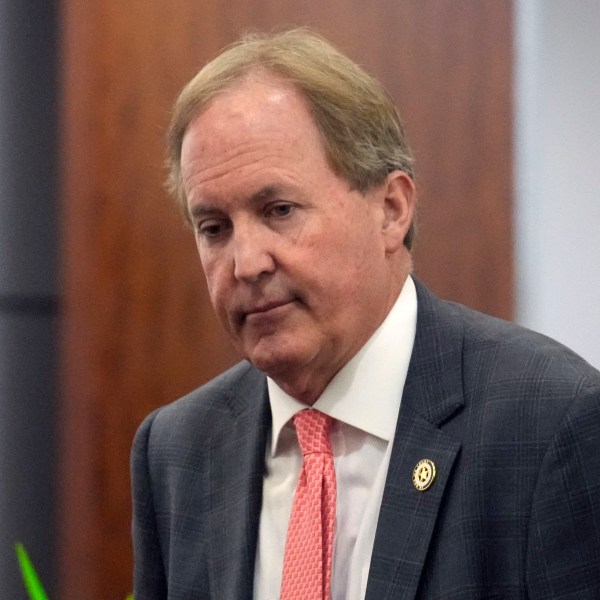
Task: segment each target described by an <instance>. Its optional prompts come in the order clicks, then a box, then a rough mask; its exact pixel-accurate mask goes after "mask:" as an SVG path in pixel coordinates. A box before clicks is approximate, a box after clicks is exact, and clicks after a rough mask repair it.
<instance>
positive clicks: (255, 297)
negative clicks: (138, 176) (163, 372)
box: [132, 31, 600, 600]
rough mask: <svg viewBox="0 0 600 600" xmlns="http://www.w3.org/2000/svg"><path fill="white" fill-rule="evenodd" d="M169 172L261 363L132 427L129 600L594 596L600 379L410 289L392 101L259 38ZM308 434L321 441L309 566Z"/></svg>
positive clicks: (408, 221) (328, 61) (209, 74)
mask: <svg viewBox="0 0 600 600" xmlns="http://www.w3.org/2000/svg"><path fill="white" fill-rule="evenodd" d="M170 161H171V184H172V188H173V191H174V193H175V195H176V197H177V199H178V201H179V203H180V204H181V206H182V208H183V210H184V213H185V214H186V216H187V218H188V219H189V221H190V222H191V224H192V225H193V228H194V232H195V237H196V243H197V247H198V252H199V255H200V259H201V262H202V266H203V269H204V272H205V275H206V280H207V283H208V289H209V293H210V297H211V301H212V303H213V306H214V309H215V312H216V314H217V316H218V318H219V320H220V321H221V323H222V324H223V326H224V327H225V329H226V330H227V331H228V333H229V334H230V336H231V338H232V340H233V342H234V344H235V346H236V347H237V348H238V349H239V350H240V351H241V352H242V353H243V354H244V356H246V357H247V359H248V360H247V361H244V362H243V363H241V364H239V365H237V366H236V367H234V368H233V369H231V370H230V371H228V372H227V373H225V374H223V375H221V376H220V377H218V378H217V379H215V380H213V381H212V382H210V383H208V384H207V385H205V386H203V387H201V388H199V389H198V390H196V391H194V392H192V393H191V394H189V395H188V396H186V397H184V398H182V399H180V400H179V401H177V402H175V403H173V404H171V405H169V406H167V407H163V408H162V409H159V410H158V411H156V412H154V413H153V414H152V415H150V416H149V417H148V418H147V419H146V420H145V422H144V423H143V424H142V426H141V427H140V430H139V431H138V434H137V436H136V440H135V443H134V449H133V457H132V473H133V492H134V523H133V537H134V549H135V562H136V568H135V596H136V598H137V600H149V599H152V600H154V599H166V598H169V599H170V600H175V599H183V598H186V599H191V598H194V599H204V598H214V599H219V600H222V599H236V600H237V599H241V598H252V597H254V598H260V599H273V598H278V597H280V594H281V597H282V598H293V597H295V598H312V597H319V598H323V597H329V596H331V598H334V599H342V598H344V599H356V600H358V599H361V600H362V599H363V598H368V599H370V600H380V599H383V598H428V599H429V598H431V599H442V598H443V599H453V598H455V599H459V598H460V599H461V600H462V599H465V598H535V599H539V598H548V599H550V598H553V599H556V598H598V597H600V516H599V515H600V374H599V373H598V372H597V371H595V370H594V369H593V368H592V367H590V366H589V365H588V364H586V363H585V362H584V361H583V360H582V359H580V358H578V357H577V356H575V355H574V354H573V353H572V352H570V351H569V350H567V349H566V348H564V347H562V346H560V345H559V344H557V343H555V342H553V341H551V340H549V339H547V338H545V337H542V336H540V335H538V334H534V333H532V332H529V331H526V330H524V329H521V328H519V327H517V326H514V325H511V324H508V323H505V322H501V321H499V320H496V319H492V318H490V317H486V316H484V315H481V314H479V313H476V312H474V311H471V310H469V309H467V308H465V307H462V306H460V305H456V304H452V303H446V302H443V301H440V300H438V299H437V298H435V297H434V296H433V295H432V294H431V293H430V292H429V291H428V290H427V289H426V288H425V287H424V286H423V285H422V284H420V283H419V282H418V281H416V280H415V279H413V278H412V277H411V276H410V272H411V255H410V247H411V243H412V239H413V235H414V231H413V220H414V212H415V187H414V184H413V180H412V171H411V158H410V153H409V150H408V147H407V144H406V140H405V138H404V133H403V130H402V126H401V124H400V120H399V118H398V115H397V113H396V110H395V108H394V106H393V104H392V103H391V101H390V99H389V97H388V96H387V94H386V93H385V92H384V91H383V89H382V88H381V87H380V85H379V84H378V83H377V82H375V81H374V80H373V79H372V78H370V77H369V76H368V75H367V74H366V73H364V71H362V70H361V69H360V68H359V67H357V66H356V65H354V64H353V63H352V62H351V61H350V60H349V59H347V58H346V57H344V56H343V55H341V54H339V53H338V52H337V51H335V50H334V49H332V48H331V47H330V46H329V45H328V44H327V43H326V42H324V41H323V40H321V39H320V38H318V37H317V36H315V35H313V34H310V33H308V32H306V31H291V32H286V33H282V34H277V35H272V36H259V37H254V38H248V39H245V40H243V41H241V42H240V43H238V44H237V45H235V46H233V47H232V48H230V49H228V50H227V51H226V52H224V53H223V54H222V55H221V56H219V57H218V58H217V59H215V60H214V61H213V62H212V63H210V64H208V65H207V66H206V67H205V68H204V69H203V70H202V71H201V72H200V73H199V74H198V75H197V76H196V77H195V78H194V79H193V80H192V81H191V82H190V83H189V84H188V86H187V87H186V88H185V89H184V91H183V92H182V94H181V96H180V98H179V100H178V103H177V105H176V107H175V114H174V117H173V121H172V127H171V132H170ZM306 409H310V410H306ZM306 415H308V416H309V418H313V417H314V416H315V415H318V418H319V419H321V418H322V419H323V421H322V422H323V423H326V425H324V430H325V434H324V435H325V437H324V438H321V439H322V440H323V441H321V442H319V443H321V445H322V446H324V447H325V448H324V450H323V451H322V452H321V450H319V451H318V452H317V455H318V459H317V461H321V459H322V462H319V464H320V465H322V468H323V473H325V475H323V477H322V479H321V478H320V479H319V484H318V485H319V486H322V487H318V488H317V489H318V491H317V492H315V494H316V495H317V496H319V498H318V503H319V508H318V509H317V513H318V519H321V520H320V521H319V527H321V528H322V529H321V530H319V533H318V535H317V536H316V537H317V538H318V539H317V540H316V543H318V544H319V545H318V547H316V550H315V551H314V552H313V551H312V550H311V548H312V547H313V546H310V545H309V546H302V547H301V550H297V546H295V544H298V543H300V544H306V543H307V542H306V540H300V541H299V539H300V537H302V536H300V537H299V536H298V535H297V531H298V527H299V528H300V529H302V527H303V526H305V525H307V523H308V521H310V522H311V526H312V516H311V518H308V517H307V516H306V515H307V514H308V513H306V512H303V513H302V516H299V515H300V513H299V512H298V510H299V509H298V507H299V506H302V507H303V506H304V505H302V504H301V503H302V502H305V501H306V498H305V497H304V499H299V496H300V495H301V491H302V490H303V489H306V488H305V487H303V486H307V485H309V484H308V483H307V482H309V481H311V479H310V477H311V476H309V475H307V473H310V469H311V468H312V467H311V466H310V464H313V463H311V461H312V458H311V459H309V458H308V456H310V455H311V454H312V453H313V450H309V451H308V452H307V451H306V450H305V449H304V442H303V439H302V436H303V435H304V434H303V433H302V431H303V430H302V427H303V426H302V425H301V423H302V419H304V417H305V416H306ZM323 415H326V416H323ZM299 438H300V439H299ZM300 446H302V448H303V452H305V453H306V454H307V457H306V458H303V457H302V453H301V450H300ZM315 452H316V451H315ZM330 452H332V455H333V459H331V455H330ZM309 463H310V464H309ZM333 469H335V475H334V479H335V481H334V482H333V491H332V488H331V484H332V481H331V479H330V478H329V475H330V474H331V473H332V472H333ZM319 477H321V476H319ZM328 486H329V487H328ZM331 494H333V496H332V495H331ZM336 494H337V495H336ZM309 495H310V494H309ZM321 495H322V500H321ZM296 503H298V506H297V504H296ZM313 505H314V503H313ZM313 505H310V508H307V509H306V510H309V511H312V510H313V508H314V506H313ZM332 505H333V506H334V510H335V526H334V529H333V532H334V533H333V534H331V527H330V525H328V524H331V523H332V521H331V520H330V519H331V518H332V515H331V514H330V513H329V512H327V511H328V510H329V507H331V506H332ZM307 506H308V505H307ZM297 509H298V510H297ZM321 509H323V511H322V514H321ZM302 510H304V508H302ZM310 514H311V515H313V513H312V512H311V513H310ZM314 514H316V513H314ZM288 523H289V525H288ZM311 531H312V530H311ZM311 535H313V534H312V533H311ZM328 536H329V537H328ZM311 539H313V538H311ZM315 539H316V538H315ZM311 543H312V542H311ZM321 544H322V546H321ZM294 552H300V556H301V557H302V558H301V560H300V561H298V560H296V561H294V557H296V558H297V557H298V556H299V555H298V554H294ZM315 557H316V559H315ZM313 559H315V560H313ZM298 563H300V564H298ZM313 565H316V569H317V571H318V576H317V577H316V579H317V580H318V581H317V582H316V584H315V586H316V588H318V590H317V592H316V594H315V596H312V595H309V591H308V589H309V587H310V586H312V585H313V583H315V582H314V581H313V579H314V578H313V576H312V575H310V576H307V573H309V572H310V573H312V572H313V571H311V569H313ZM298 566H299V567H300V568H297V567H298ZM302 568H305V569H306V572H305V573H304V574H303V573H302ZM303 575H304V579H303V580H302V579H295V578H297V577H300V578H302V576H303ZM299 581H301V583H298V582H299ZM299 586H300V587H299ZM290 590H291V591H290Z"/></svg>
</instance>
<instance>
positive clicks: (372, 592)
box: [366, 280, 464, 600]
mask: <svg viewBox="0 0 600 600" xmlns="http://www.w3.org/2000/svg"><path fill="white" fill-rule="evenodd" d="M415 284H416V287H417V298H418V313H417V333H416V336H415V345H414V349H413V355H412V357H411V363H410V366H409V372H408V377H407V381H406V385H405V387H404V393H403V397H402V403H401V405H400V415H399V418H398V424H397V427H396V434H395V437H394V445H393V447H392V455H391V459H390V466H389V469H388V475H387V479H386V485H385V489H384V495H383V499H382V504H381V509H380V514H379V520H378V524H377V533H376V536H375V543H374V546H373V554H372V558H371V566H370V569H369V580H368V585H367V594H366V600H384V599H386V598H390V599H391V598H398V597H402V598H405V599H412V598H414V597H415V595H416V593H417V588H418V584H419V581H420V579H421V574H422V570H423V566H424V563H425V559H426V556H427V551H428V548H429V544H430V540H431V536H432V533H433V529H434V526H435V522H436V519H437V516H438V513H439V510H440V506H441V501H442V497H443V494H444V490H445V488H446V485H447V483H448V482H449V481H450V479H451V477H452V466H453V464H454V461H455V459H456V456H457V454H458V452H459V449H460V443H459V442H458V441H456V440H454V439H452V438H451V437H449V436H448V435H447V434H446V433H444V432H443V431H441V430H440V428H439V427H440V426H441V425H442V424H443V423H444V422H445V421H447V420H448V419H450V418H451V417H452V415H453V414H454V413H455V412H456V411H458V410H459V409H460V408H461V407H462V406H463V403H464V401H463V389H462V343H463V332H462V324H461V322H460V320H459V319H458V317H457V316H456V315H455V313H454V310H453V308H452V305H450V304H446V303H443V302H441V301H439V300H438V299H437V298H435V296H434V295H433V294H431V293H430V292H429V291H428V290H427V289H426V288H425V287H424V286H423V285H422V284H420V283H419V282H418V281H417V280H415ZM422 459H429V460H431V461H433V462H434V464H435V466H436V472H437V476H436V479H435V482H434V484H433V485H432V486H431V487H430V488H429V489H428V490H426V491H424V492H421V491H418V490H417V489H416V488H415V487H414V485H413V483H412V474H413V470H414V468H415V466H416V464H417V463H418V462H419V461H420V460H422Z"/></svg>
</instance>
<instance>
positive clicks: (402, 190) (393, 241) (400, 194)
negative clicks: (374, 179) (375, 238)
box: [382, 171, 417, 255]
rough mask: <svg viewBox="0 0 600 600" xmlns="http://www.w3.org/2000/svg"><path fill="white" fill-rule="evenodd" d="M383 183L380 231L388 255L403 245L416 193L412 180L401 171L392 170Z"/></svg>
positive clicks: (413, 209)
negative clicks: (382, 213) (383, 194)
mask: <svg viewBox="0 0 600 600" xmlns="http://www.w3.org/2000/svg"><path fill="white" fill-rule="evenodd" d="M384 185H385V189H384V193H385V197H384V206H383V211H384V218H383V224H382V232H383V234H384V238H385V250H386V254H388V255H390V254H394V253H396V252H397V251H398V250H399V249H400V248H402V247H403V246H404V238H405V237H406V234H407V233H408V230H409V229H410V226H411V225H412V222H413V219H414V216H415V207H416V201H417V194H416V189H415V184H414V182H413V180H412V179H411V178H410V177H409V176H408V175H407V174H406V173H404V172H403V171H392V172H391V173H390V174H389V175H388V176H387V180H386V183H385V184H384Z"/></svg>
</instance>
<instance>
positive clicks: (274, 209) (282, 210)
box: [266, 202, 295, 217]
mask: <svg viewBox="0 0 600 600" xmlns="http://www.w3.org/2000/svg"><path fill="white" fill-rule="evenodd" d="M294 208H295V206H294V205H293V204H292V203H291V202H278V203H276V204H272V205H271V206H269V207H268V208H267V211H266V214H267V216H272V217H287V216H288V215H290V214H291V213H292V212H293V211H294Z"/></svg>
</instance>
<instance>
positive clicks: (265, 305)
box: [238, 298, 296, 324]
mask: <svg viewBox="0 0 600 600" xmlns="http://www.w3.org/2000/svg"><path fill="white" fill-rule="evenodd" d="M295 301H296V300H295V298H286V299H285V300H272V301H269V302H261V303H260V304H256V305H253V306H250V307H248V308H245V309H243V310H240V311H238V315H239V318H238V322H239V323H240V324H243V323H244V322H245V321H246V320H247V319H253V318H257V319H258V318H261V317H262V316H264V317H268V316H269V315H270V314H273V313H274V312H275V311H277V309H279V308H282V307H285V306H287V305H289V304H292V303H293V302H295Z"/></svg>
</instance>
